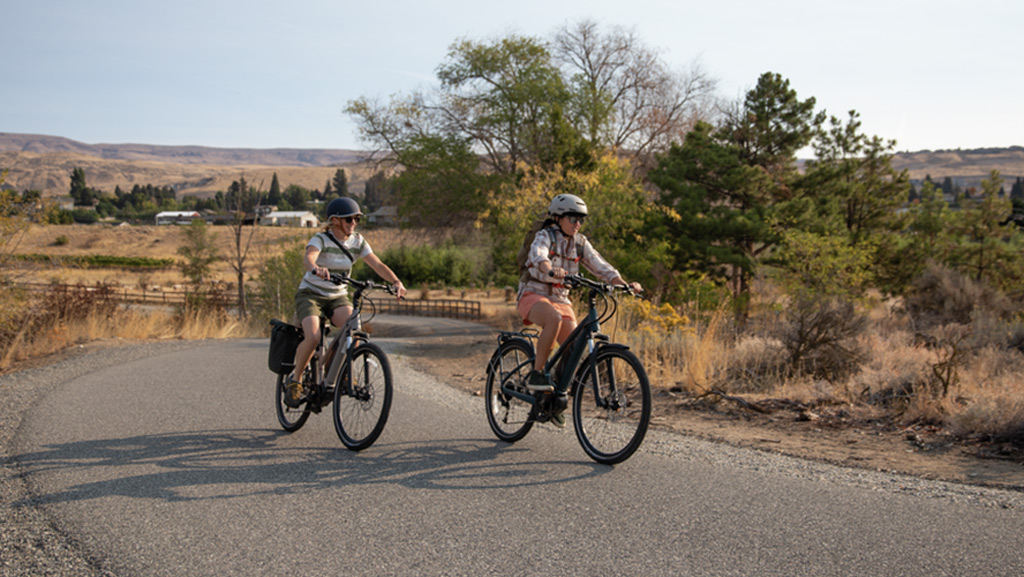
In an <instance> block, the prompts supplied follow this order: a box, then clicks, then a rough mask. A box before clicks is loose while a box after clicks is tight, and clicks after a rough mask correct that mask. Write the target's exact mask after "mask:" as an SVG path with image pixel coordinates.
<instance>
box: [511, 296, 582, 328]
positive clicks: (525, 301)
mask: <svg viewBox="0 0 1024 577" xmlns="http://www.w3.org/2000/svg"><path fill="white" fill-rule="evenodd" d="M540 302H544V303H547V304H549V305H551V306H553V307H555V310H556V311H558V312H560V313H562V318H563V319H569V320H571V321H573V322H575V321H576V311H574V310H572V305H570V304H564V303H554V302H551V300H550V299H549V298H548V297H546V296H544V295H540V294H537V293H531V292H527V293H523V296H522V297H520V298H519V302H518V303H516V310H517V311H519V316H521V317H522V318H523V324H525V325H532V324H533V323H531V322H530V321H529V320H527V319H526V317H527V316H529V314H530V309H532V308H533V305H535V304H537V303H540Z"/></svg>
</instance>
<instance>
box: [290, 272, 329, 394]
mask: <svg viewBox="0 0 1024 577" xmlns="http://www.w3.org/2000/svg"><path fill="white" fill-rule="evenodd" d="M321 300H322V297H320V296H319V295H316V294H315V293H312V292H311V291H307V290H299V291H298V292H297V293H296V294H295V316H296V318H298V319H299V324H300V325H302V334H303V339H302V342H300V343H299V346H298V347H296V349H295V372H294V373H292V378H293V379H296V380H301V379H302V375H303V374H305V372H306V365H308V364H309V359H310V358H312V356H313V351H315V350H316V346H317V344H318V343H319V342H320V307H321V303H320V301H321Z"/></svg>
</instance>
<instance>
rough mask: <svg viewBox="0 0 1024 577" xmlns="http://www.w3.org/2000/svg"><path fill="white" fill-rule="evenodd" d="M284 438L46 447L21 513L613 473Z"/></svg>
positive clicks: (474, 445) (522, 482) (490, 445)
mask: <svg viewBox="0 0 1024 577" xmlns="http://www.w3.org/2000/svg"><path fill="white" fill-rule="evenodd" d="M286 435H287V434H286V433H282V432H278V431H253V430H214V431H201V432H190V433H169V434H163V435H142V436H135V437H127V438H120V439H102V440H93V441H78V442H72V443H62V444H55V445H48V446H46V447H45V448H44V449H43V450H40V451H36V452H32V453H24V454H18V455H14V456H12V457H10V458H8V459H6V460H5V461H6V462H5V463H4V464H5V465H13V466H14V467H13V468H14V469H15V470H16V471H18V475H19V476H21V477H22V478H23V479H24V480H25V482H26V483H27V484H28V486H29V488H30V494H32V495H33V496H32V497H31V498H30V499H28V500H22V501H17V502H15V503H13V505H14V506H16V507H18V506H31V505H39V504H51V503H62V502H73V501H82V500H90V499H98V498H103V497H112V496H123V497H133V498H139V499H158V500H164V501H191V500H208V499H230V498H237V497H248V496H253V495H261V494H262V495H282V494H292V493H309V492H315V491H319V490H329V489H337V488H339V487H345V486H356V485H373V484H393V485H401V486H404V487H409V488H415V489H434V490H446V491H448V490H493V489H498V490H503V489H513V488H519V487H532V486H538V487H539V486H547V485H554V484H561V483H570V482H574V481H579V480H581V479H585V478H589V477H594V476H599V475H603V474H605V473H608V472H610V471H612V468H611V467H608V466H604V465H599V464H597V463H593V462H590V461H528V460H527V461H524V460H521V459H520V458H519V457H521V456H522V453H523V452H524V451H525V449H517V448H515V447H511V446H509V445H508V444H506V443H502V442H500V441H496V440H483V439H449V440H430V441H424V442H404V443H392V444H388V443H378V444H377V445H375V446H374V447H373V448H372V449H370V450H367V451H364V452H361V453H353V452H351V451H347V450H345V449H341V448H337V449H335V448H329V449H328V448H323V447H308V448H301V447H294V446H288V447H283V446H281V445H280V444H279V443H278V441H279V440H280V439H281V438H282V437H284V436H286Z"/></svg>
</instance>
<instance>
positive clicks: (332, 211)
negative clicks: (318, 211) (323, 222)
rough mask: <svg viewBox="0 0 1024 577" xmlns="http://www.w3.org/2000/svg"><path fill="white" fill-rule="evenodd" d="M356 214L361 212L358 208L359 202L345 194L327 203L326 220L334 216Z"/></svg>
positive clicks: (342, 216) (343, 216)
mask: <svg viewBox="0 0 1024 577" xmlns="http://www.w3.org/2000/svg"><path fill="white" fill-rule="evenodd" d="M357 214H358V215H360V216H362V214H363V211H361V210H359V203H358V202H356V201H354V200H352V199H351V198H348V197H346V196H342V197H339V198H336V199H334V200H332V201H331V202H330V204H328V205H327V220H330V219H331V218H333V217H335V216H337V217H341V218H345V217H346V216H355V215H357Z"/></svg>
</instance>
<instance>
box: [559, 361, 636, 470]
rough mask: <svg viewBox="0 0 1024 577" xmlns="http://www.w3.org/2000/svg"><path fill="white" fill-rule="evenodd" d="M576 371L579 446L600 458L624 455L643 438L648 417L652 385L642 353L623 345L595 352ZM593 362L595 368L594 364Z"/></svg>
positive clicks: (575, 411)
mask: <svg viewBox="0 0 1024 577" xmlns="http://www.w3.org/2000/svg"><path fill="white" fill-rule="evenodd" d="M595 354H596V355H597V357H596V367H595V363H592V362H591V359H586V360H585V362H584V363H583V364H582V365H581V367H580V370H579V371H578V372H577V374H576V379H577V382H576V389H575V390H576V394H575V396H574V397H573V403H572V416H573V426H574V428H575V429H576V438H577V439H579V441H580V445H582V446H583V450H584V451H586V453H587V455H588V456H590V458H591V459H593V460H595V461H597V462H598V463H603V464H606V465H614V464H616V463H621V462H622V461H625V460H626V459H628V458H629V457H630V456H631V455H632V454H633V453H634V452H636V450H637V449H638V448H640V443H642V442H643V440H644V435H646V434H647V426H648V425H649V424H650V421H651V385H650V382H649V381H648V380H647V371H645V370H644V367H643V365H642V364H641V363H640V359H638V358H637V357H636V355H634V354H633V353H631V352H629V351H628V350H626V349H622V348H612V347H605V348H601V349H599V350H598V351H597V352H596V353H595ZM595 368H596V370H595Z"/></svg>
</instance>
